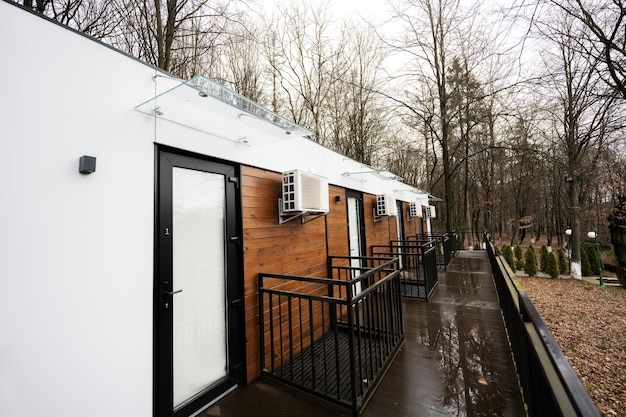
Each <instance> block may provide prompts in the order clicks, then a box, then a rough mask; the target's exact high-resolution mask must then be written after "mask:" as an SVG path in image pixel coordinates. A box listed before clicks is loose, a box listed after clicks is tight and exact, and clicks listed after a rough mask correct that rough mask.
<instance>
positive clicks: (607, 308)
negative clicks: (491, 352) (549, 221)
mask: <svg viewBox="0 0 626 417" xmlns="http://www.w3.org/2000/svg"><path fill="white" fill-rule="evenodd" d="M518 279H519V282H520V283H521V285H522V287H523V288H524V289H525V290H526V292H527V293H528V295H529V297H530V299H531V300H532V302H533V304H534V305H535V307H536V308H537V311H538V312H539V314H541V316H542V317H543V320H544V321H545V323H546V325H547V326H548V328H549V329H550V331H551V332H552V334H553V335H554V338H555V339H556V341H557V342H558V343H559V345H560V346H561V349H562V350H563V352H564V353H565V356H566V357H567V359H568V360H569V362H570V363H571V365H572V367H573V368H574V370H575V371H576V373H577V374H578V376H579V378H580V380H581V381H582V383H583V385H584V386H585V387H586V388H587V391H588V392H589V395H590V396H591V398H592V399H593V401H594V402H595V404H596V406H597V407H598V409H599V410H600V413H601V414H602V415H603V416H609V417H615V416H619V417H626V289H624V288H621V287H605V288H602V287H600V286H598V285H594V284H589V283H586V282H582V281H578V280H573V279H549V278H534V277H533V278H518Z"/></svg>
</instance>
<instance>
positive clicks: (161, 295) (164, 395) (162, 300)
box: [153, 146, 245, 417]
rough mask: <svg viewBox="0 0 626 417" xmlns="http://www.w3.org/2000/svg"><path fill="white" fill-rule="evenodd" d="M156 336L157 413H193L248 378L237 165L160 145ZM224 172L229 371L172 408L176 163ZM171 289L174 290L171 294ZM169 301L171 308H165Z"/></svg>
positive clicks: (157, 155) (157, 159) (158, 415)
mask: <svg viewBox="0 0 626 417" xmlns="http://www.w3.org/2000/svg"><path fill="white" fill-rule="evenodd" d="M155 167H156V173H155V239H154V244H155V248H154V254H155V255H154V258H155V259H154V294H153V300H154V312H153V314H154V316H153V317H154V318H153V326H154V329H153V330H154V341H153V349H154V350H153V361H154V364H153V367H154V369H153V372H154V380H153V407H154V408H153V415H154V416H155V417H165V416H167V417H182V416H189V415H191V414H193V413H194V412H196V411H197V410H199V409H201V408H202V407H204V406H206V405H207V404H209V403H210V402H211V401H212V400H213V399H215V398H218V397H219V396H220V395H221V394H222V393H224V392H226V391H227V390H229V389H230V388H232V387H235V386H236V385H239V384H244V383H245V338H244V337H245V328H244V325H245V318H244V309H243V296H244V286H243V255H242V244H241V243H242V242H241V239H242V238H241V236H242V227H241V223H242V222H241V195H240V190H239V183H240V169H239V166H238V165H234V164H230V163H228V162H224V161H218V160H215V159H211V158H207V157H205V156H202V155H196V154H192V153H189V152H183V151H179V150H174V149H171V148H167V147H163V146H157V147H156V151H155ZM173 167H181V168H188V169H195V170H199V171H206V172H212V173H218V174H223V175H224V178H225V188H226V224H225V236H224V239H225V246H224V247H225V250H226V274H227V275H226V298H227V300H226V317H227V349H228V361H227V376H226V377H225V378H223V379H222V380H220V381H218V382H217V383H216V384H214V385H213V386H211V387H209V388H208V389H207V390H205V391H204V392H202V393H201V394H199V395H197V396H196V397H194V398H193V399H192V400H190V401H189V402H187V403H185V404H183V405H182V406H180V407H179V408H178V409H176V410H175V411H174V410H173V408H174V407H173V358H172V349H173V346H172V341H173V331H172V317H173V314H172V312H173V308H172V307H173V303H174V302H175V295H173V294H172V292H173V291H174V288H173V287H172V282H171V281H172V279H171V277H172V273H173V271H172V268H173V259H172V250H173V246H172V239H171V235H172V234H173V233H174V232H175V231H174V230H172V215H173V213H172V168H173ZM168 293H169V294H168ZM166 305H167V307H166Z"/></svg>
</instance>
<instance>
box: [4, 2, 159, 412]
mask: <svg viewBox="0 0 626 417" xmlns="http://www.w3.org/2000/svg"><path fill="white" fill-rule="evenodd" d="M0 51H2V61H3V63H2V65H1V66H0V92H1V93H0V94H1V97H2V98H1V99H0V132H1V133H0V135H1V136H0V141H1V143H2V150H1V151H0V152H1V153H0V155H1V159H2V161H1V163H0V195H1V196H2V197H1V203H0V218H1V219H2V227H1V230H2V233H1V239H0V282H1V287H0V288H1V290H2V294H3V297H2V298H3V299H2V302H1V303H0V416H7V417H9V416H10V417H21V416H28V417H33V416H45V415H52V416H68V417H69V416H86V415H89V416H103V417H104V416H109V417H110V416H137V417H140V416H151V415H152V353H151V352H152V287H153V276H152V260H153V239H152V237H153V212H154V207H153V190H154V170H153V164H154V162H153V159H154V148H153V146H154V145H153V144H152V142H151V140H150V131H145V126H143V125H142V124H141V123H140V122H141V120H140V119H138V118H137V117H136V115H135V112H133V111H132V109H133V107H134V105H136V104H137V103H138V102H140V101H141V100H143V99H144V97H145V96H146V95H149V94H150V93H151V91H152V90H153V88H154V86H153V83H152V80H151V79H150V73H151V70H150V69H149V68H147V67H143V66H141V65H138V64H137V63H136V62H133V61H132V60H130V59H128V58H127V57H125V56H123V55H121V54H118V53H115V52H114V51H112V50H110V49H108V48H103V47H99V46H97V45H96V44H95V43H94V42H92V41H90V40H88V39H86V38H84V37H81V36H78V35H76V34H74V33H73V32H71V31H68V30H64V29H63V28H61V27H59V26H56V25H54V24H51V23H49V22H47V21H45V20H43V19H40V18H38V17H36V16H32V15H30V14H29V13H27V12H25V11H23V10H20V9H18V8H17V7H14V6H12V5H9V4H6V3H4V2H0ZM85 154H87V155H93V156H96V157H97V166H96V169H97V170H96V172H95V173H94V174H91V175H81V174H79V173H78V158H79V157H80V156H81V155H85Z"/></svg>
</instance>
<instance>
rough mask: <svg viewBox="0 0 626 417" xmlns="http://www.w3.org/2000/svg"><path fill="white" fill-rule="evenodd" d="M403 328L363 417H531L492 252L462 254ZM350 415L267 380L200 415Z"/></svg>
mask: <svg viewBox="0 0 626 417" xmlns="http://www.w3.org/2000/svg"><path fill="white" fill-rule="evenodd" d="M404 323H405V336H406V340H405V343H404V346H403V347H402V350H401V351H400V352H399V354H398V356H397V357H396V359H395V360H394V362H393V364H392V365H391V367H390V368H389V370H388V372H387V374H386V375H385V377H384V379H383V380H382V381H381V383H380V385H379V387H378V389H377V390H376V392H375V393H374V395H373V396H372V398H371V400H370V402H369V404H368V405H367V406H366V407H365V409H364V411H363V413H362V414H361V416H362V417H384V416H394V417H417V416H460V417H462V416H468V417H478V416H502V417H517V416H519V417H522V416H525V411H524V406H523V404H522V399H521V395H520V392H519V387H518V385H517V376H516V374H515V371H514V369H513V362H512V359H511V353H510V350H509V346H508V343H507V339H506V334H505V330H504V324H503V321H502V317H501V315H500V309H499V304H498V297H497V295H496V290H495V287H494V284H493V278H492V275H491V270H490V267H489V260H488V259H487V253H486V252H485V251H460V252H459V253H458V254H457V256H456V258H455V259H454V260H453V261H452V262H451V263H450V265H449V266H448V270H447V271H446V272H441V273H440V275H439V287H438V289H437V290H436V292H435V293H434V295H433V297H432V299H431V301H429V302H424V301H416V300H406V301H405V302H404ZM348 415H349V413H348V412H342V411H340V410H337V409H332V408H328V407H324V406H323V405H322V404H320V403H319V401H318V400H316V399H311V398H310V397H305V396H303V395H299V394H296V393H294V391H292V390H286V389H284V388H283V387H280V386H277V385H275V383H272V382H269V381H266V380H264V379H259V380H257V381H254V382H253V383H251V384H250V385H248V386H244V387H240V388H238V389H237V390H235V391H234V392H232V393H231V394H229V395H227V396H226V397H224V398H223V399H221V400H220V401H218V402H217V403H216V404H215V405H213V406H212V407H210V408H208V409H207V410H206V411H204V412H203V413H201V414H200V416H202V417H217V416H222V417H256V416H259V417H261V416H262V417H305V416H316V417H340V416H348Z"/></svg>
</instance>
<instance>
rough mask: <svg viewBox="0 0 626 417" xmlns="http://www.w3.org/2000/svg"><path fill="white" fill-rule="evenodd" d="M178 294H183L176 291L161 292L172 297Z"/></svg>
mask: <svg viewBox="0 0 626 417" xmlns="http://www.w3.org/2000/svg"><path fill="white" fill-rule="evenodd" d="M179 292H183V290H176V291H163V293H165V294H167V295H174V294H178V293H179Z"/></svg>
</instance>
